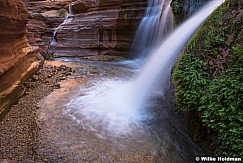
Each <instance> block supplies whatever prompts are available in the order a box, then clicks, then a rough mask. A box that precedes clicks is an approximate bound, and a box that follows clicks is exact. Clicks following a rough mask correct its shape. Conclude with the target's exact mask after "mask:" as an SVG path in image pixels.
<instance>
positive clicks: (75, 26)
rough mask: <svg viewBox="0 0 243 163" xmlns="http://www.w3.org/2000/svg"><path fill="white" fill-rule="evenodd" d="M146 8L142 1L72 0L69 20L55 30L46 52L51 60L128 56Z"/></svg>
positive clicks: (144, 0) (145, 3)
mask: <svg viewBox="0 0 243 163" xmlns="http://www.w3.org/2000/svg"><path fill="white" fill-rule="evenodd" d="M146 5H147V2H146V0H134V1H128V0H110V1H108V0H99V1H98V0H82V1H81V0H78V1H75V2H73V3H72V6H71V10H72V13H73V15H70V16H69V20H70V21H68V23H66V24H63V25H62V27H60V28H59V30H58V31H57V33H56V35H55V38H54V40H53V41H52V44H51V46H50V49H49V52H50V53H51V54H53V56H54V57H61V56H87V55H100V54H112V55H124V56H128V51H129V49H130V47H131V43H132V40H133V37H134V34H135V31H136V29H137V26H138V24H139V21H140V20H141V18H142V17H143V16H144V11H145V8H146ZM71 20H72V21H71Z"/></svg>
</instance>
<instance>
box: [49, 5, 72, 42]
mask: <svg viewBox="0 0 243 163" xmlns="http://www.w3.org/2000/svg"><path fill="white" fill-rule="evenodd" d="M68 9H69V15H67V16H66V18H65V19H64V21H63V22H62V24H60V25H59V26H58V27H57V28H55V29H54V30H53V32H52V33H53V34H52V40H51V42H50V45H55V44H56V43H57V40H56V34H57V32H58V31H59V30H61V29H62V28H63V27H64V25H65V24H67V23H70V22H72V21H73V15H74V12H73V2H72V3H70V4H69V7H68Z"/></svg>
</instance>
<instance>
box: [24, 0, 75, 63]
mask: <svg viewBox="0 0 243 163" xmlns="http://www.w3.org/2000/svg"><path fill="white" fill-rule="evenodd" d="M23 2H24V3H25V4H26V7H27V8H28V11H29V21H28V24H27V30H28V34H27V36H28V40H29V43H30V44H31V45H32V46H35V47H38V48H39V52H40V54H41V55H42V56H44V57H45V58H46V59H48V58H49V57H50V56H48V53H47V50H48V47H49V43H50V41H51V39H52V30H53V29H54V28H56V27H58V26H59V25H60V24H61V23H62V22H63V20H64V19H65V16H66V15H67V14H68V4H69V3H71V2H72V0H52V1H50V0H38V1H36V0H23Z"/></svg>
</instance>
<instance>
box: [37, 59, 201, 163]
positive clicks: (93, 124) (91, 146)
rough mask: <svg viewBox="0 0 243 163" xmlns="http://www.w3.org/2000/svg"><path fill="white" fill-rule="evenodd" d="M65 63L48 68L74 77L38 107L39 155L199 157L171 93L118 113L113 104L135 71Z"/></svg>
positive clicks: (73, 158)
mask: <svg viewBox="0 0 243 163" xmlns="http://www.w3.org/2000/svg"><path fill="white" fill-rule="evenodd" d="M64 60H66V61H53V62H54V63H55V62H61V64H65V65H68V66H69V65H71V66H72V67H73V69H74V70H75V71H74V73H73V74H72V76H71V77H70V78H68V79H67V80H65V81H63V82H62V83H61V89H57V90H56V91H54V92H52V93H51V94H50V95H49V96H47V97H46V98H44V99H43V100H42V101H41V102H40V103H39V108H40V109H38V113H37V117H38V119H37V124H38V126H39V127H40V130H39V136H38V137H39V140H38V146H37V152H38V154H39V155H42V156H43V157H46V159H48V160H49V161H51V160H52V161H54V162H166V163H167V162H168V163H170V162H175V163H178V162H185V163H186V162H194V158H195V156H199V155H204V153H205V152H204V151H203V150H202V149H201V148H200V147H199V146H198V145H196V144H195V143H194V142H193V141H192V138H191V137H190V135H189V133H188V131H187V129H186V126H185V122H184V121H183V118H182V115H181V114H180V112H179V111H178V110H177V109H176V108H175V104H174V97H173V94H172V89H169V90H168V91H167V92H166V93H165V96H162V95H161V94H159V93H158V92H154V95H153V96H152V98H151V99H150V100H149V102H148V103H147V104H146V105H147V107H146V108H147V109H143V110H142V111H141V110H138V111H133V110H123V109H124V108H125V107H124V106H122V105H121V104H118V105H117V101H121V100H122V99H119V98H124V97H123V96H121V94H122V93H123V91H124V90H125V89H127V88H126V87H128V86H129V83H130V82H131V76H133V74H134V73H136V72H137V71H138V70H137V69H134V68H131V67H134V66H133V65H132V64H133V63H132V62H128V63H129V64H122V63H124V62H114V61H113V62H101V61H87V60H75V61H74V60H70V59H64ZM125 63H126V62H125ZM108 97H109V98H108ZM117 98H118V99H117ZM107 99H108V100H109V101H108V103H107V101H105V100H107ZM104 101H105V102H104ZM114 103H115V104H114ZM113 106H116V107H113Z"/></svg>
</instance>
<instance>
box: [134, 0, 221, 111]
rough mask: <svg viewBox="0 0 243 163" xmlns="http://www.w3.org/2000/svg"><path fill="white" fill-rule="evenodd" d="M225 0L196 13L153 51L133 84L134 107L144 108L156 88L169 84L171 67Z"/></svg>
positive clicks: (219, 0)
mask: <svg viewBox="0 0 243 163" xmlns="http://www.w3.org/2000/svg"><path fill="white" fill-rule="evenodd" d="M224 1H225V0H213V1H211V2H210V3H208V4H207V5H206V6H205V7H203V8H202V9H201V10H200V11H199V12H197V13H196V14H194V15H193V16H192V17H191V18H190V19H188V20H187V21H186V22H184V23H183V24H182V25H180V26H179V27H178V28H177V29H176V30H175V31H174V32H172V33H171V34H170V35H169V36H168V37H167V38H166V39H165V40H164V42H163V43H162V45H161V46H160V47H159V48H158V49H155V50H154V51H153V52H152V55H150V57H149V58H148V60H147V63H146V64H145V65H144V66H143V67H142V69H141V73H140V74H139V75H138V76H137V77H136V80H135V82H134V86H133V91H132V93H133V95H132V96H131V97H133V99H132V101H134V103H135V104H134V107H136V108H142V107H143V106H144V105H145V103H146V101H147V100H148V99H149V97H150V96H151V94H152V92H153V91H154V90H155V89H156V88H155V86H157V85H158V84H159V85H162V89H163V91H165V90H166V89H167V88H168V86H169V79H170V75H171V74H170V73H171V68H172V66H173V65H174V64H175V62H176V60H177V59H178V57H179V55H180V53H181V51H182V49H183V48H184V46H185V45H186V43H187V42H188V41H189V39H190V38H191V36H192V35H193V33H194V32H195V31H196V30H197V28H198V27H199V26H200V25H201V24H202V23H203V21H204V20H205V19H206V18H207V17H208V16H209V15H210V14H211V13H212V12H213V11H214V10H215V9H216V8H217V7H218V6H219V5H221V4H222V3H223V2H224Z"/></svg>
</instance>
